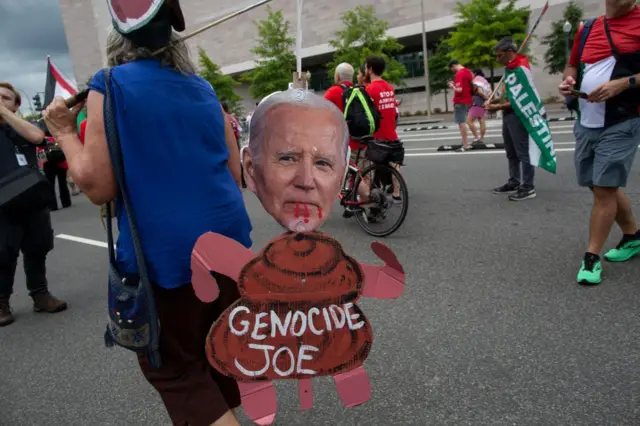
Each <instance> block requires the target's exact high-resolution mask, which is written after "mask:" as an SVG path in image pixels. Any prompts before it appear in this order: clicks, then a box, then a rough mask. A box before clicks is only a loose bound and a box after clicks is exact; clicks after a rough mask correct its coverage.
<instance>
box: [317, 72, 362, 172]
mask: <svg viewBox="0 0 640 426" xmlns="http://www.w3.org/2000/svg"><path fill="white" fill-rule="evenodd" d="M353 74H354V69H353V67H352V66H351V65H349V64H347V63H342V64H340V65H338V66H337V67H336V73H335V74H334V76H333V79H334V81H335V83H336V84H335V85H334V86H331V87H330V88H329V89H328V90H327V91H326V92H325V94H324V98H325V99H326V100H328V101H329V102H331V103H332V104H334V105H335V106H337V107H338V109H339V110H340V111H341V112H343V113H344V105H343V102H342V94H343V93H344V89H343V88H342V85H345V86H347V87H353ZM349 148H351V158H350V160H349V161H350V162H351V163H354V164H355V162H356V154H357V152H358V149H360V148H363V149H364V148H365V145H362V144H361V143H360V142H358V141H357V140H355V139H353V138H351V141H350V142H349ZM360 157H363V155H362V154H361V155H360ZM359 163H360V164H358V167H361V166H362V165H363V164H362V158H361V159H360V161H359Z"/></svg>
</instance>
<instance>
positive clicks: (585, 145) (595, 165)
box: [574, 118, 640, 188]
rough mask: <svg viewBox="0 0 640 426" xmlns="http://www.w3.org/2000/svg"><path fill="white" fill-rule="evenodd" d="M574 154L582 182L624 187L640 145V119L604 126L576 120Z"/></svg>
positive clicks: (582, 184)
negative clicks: (588, 126) (589, 124)
mask: <svg viewBox="0 0 640 426" xmlns="http://www.w3.org/2000/svg"><path fill="white" fill-rule="evenodd" d="M574 134H575V137H576V150H575V155H574V160H575V165H576V175H577V177H578V184H579V185H580V186H585V187H593V186H599V187H603V188H624V187H625V186H626V185H627V178H628V177H629V172H630V171H631V166H632V165H633V160H634V159H635V156H636V153H637V151H638V144H640V118H633V119H631V120H627V121H624V122H622V123H618V124H615V125H613V126H610V127H606V128H602V129H589V128H586V127H584V126H582V125H581V124H580V122H579V121H578V122H576V125H575V127H574Z"/></svg>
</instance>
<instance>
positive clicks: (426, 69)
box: [420, 0, 431, 118]
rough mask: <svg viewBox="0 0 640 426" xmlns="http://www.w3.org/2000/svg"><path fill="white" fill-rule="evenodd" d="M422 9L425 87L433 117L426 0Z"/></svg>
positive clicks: (422, 3)
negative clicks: (425, 13)
mask: <svg viewBox="0 0 640 426" xmlns="http://www.w3.org/2000/svg"><path fill="white" fill-rule="evenodd" d="M420 9H421V11H422V14H421V19H422V58H423V60H424V80H425V83H424V89H425V92H426V93H427V117H429V118H431V85H430V83H429V58H428V57H427V31H426V29H425V27H424V0H421V1H420Z"/></svg>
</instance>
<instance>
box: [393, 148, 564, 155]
mask: <svg viewBox="0 0 640 426" xmlns="http://www.w3.org/2000/svg"><path fill="white" fill-rule="evenodd" d="M573 151H575V149H574V148H558V149H556V152H573ZM447 155H451V156H456V155H504V150H503V149H487V150H482V151H475V152H474V151H471V152H455V151H445V152H417V153H415V154H405V155H404V156H405V157H442V156H447Z"/></svg>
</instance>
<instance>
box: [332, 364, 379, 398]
mask: <svg viewBox="0 0 640 426" xmlns="http://www.w3.org/2000/svg"><path fill="white" fill-rule="evenodd" d="M333 380H334V381H335V382H336V389H337V390H338V395H339V396H340V399H341V400H342V403H343V404H344V406H345V407H349V408H350V407H355V406H356V405H360V404H364V403H365V402H367V401H369V400H370V399H371V383H370V382H369V376H368V375H367V372H366V371H365V369H364V367H358V368H356V369H355V370H351V371H348V372H346V373H342V374H337V375H335V376H333Z"/></svg>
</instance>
